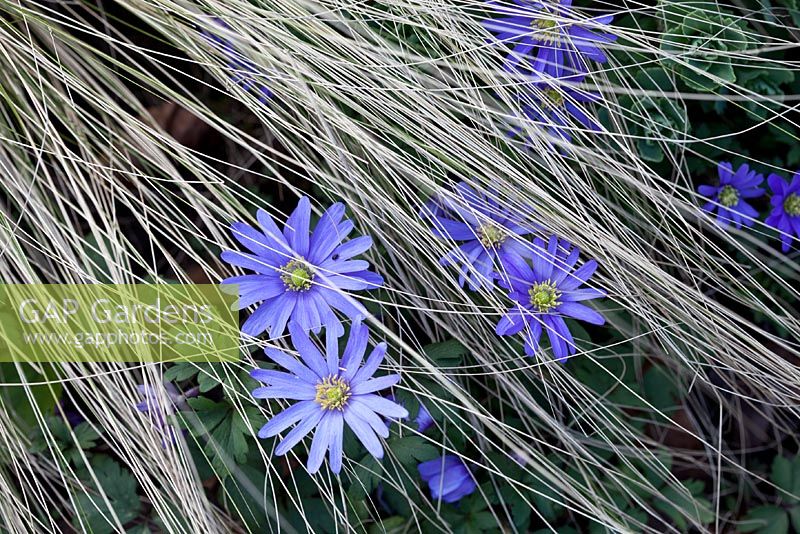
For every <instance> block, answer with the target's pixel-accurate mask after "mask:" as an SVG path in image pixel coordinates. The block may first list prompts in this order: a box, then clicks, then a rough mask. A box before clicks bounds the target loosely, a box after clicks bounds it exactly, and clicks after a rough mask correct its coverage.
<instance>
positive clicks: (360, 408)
mask: <svg viewBox="0 0 800 534" xmlns="http://www.w3.org/2000/svg"><path fill="white" fill-rule="evenodd" d="M347 409H348V410H352V411H353V413H354V414H355V415H356V416H358V417H360V418H361V419H362V420H364V421H365V422H366V423H367V424H369V426H370V427H372V430H373V431H374V432H375V433H376V434H377V435H378V436H380V437H382V438H388V437H389V427H388V426H387V425H386V424H385V422H384V420H383V419H381V418H380V417H379V416H378V414H376V413H375V412H373V411H372V410H370V409H369V406H367V405H366V404H364V403H363V402H361V401H360V400H359V399H358V397H354V398H353V399H352V400H351V401H350V404H349V405H348V408H347Z"/></svg>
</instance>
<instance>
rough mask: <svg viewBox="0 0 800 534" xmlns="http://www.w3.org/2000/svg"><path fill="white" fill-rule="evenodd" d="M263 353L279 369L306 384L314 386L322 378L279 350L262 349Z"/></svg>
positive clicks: (322, 376)
mask: <svg viewBox="0 0 800 534" xmlns="http://www.w3.org/2000/svg"><path fill="white" fill-rule="evenodd" d="M264 353H265V354H266V355H267V358H269V359H270V360H272V361H273V362H275V363H277V364H278V365H280V366H281V367H283V368H285V369H288V370H289V371H291V372H292V373H294V374H296V375H297V376H299V377H300V378H302V379H303V380H305V381H306V382H309V383H311V384H316V383H317V382H318V381H319V380H320V379H321V378H324V375H318V374H317V373H316V372H315V371H313V370H311V369H310V368H308V367H306V366H305V365H303V364H302V363H300V362H299V361H297V360H296V359H295V358H294V357H293V356H290V355H288V354H286V353H285V352H283V351H281V350H278V349H273V348H271V347H267V348H265V349H264ZM251 375H252V373H251Z"/></svg>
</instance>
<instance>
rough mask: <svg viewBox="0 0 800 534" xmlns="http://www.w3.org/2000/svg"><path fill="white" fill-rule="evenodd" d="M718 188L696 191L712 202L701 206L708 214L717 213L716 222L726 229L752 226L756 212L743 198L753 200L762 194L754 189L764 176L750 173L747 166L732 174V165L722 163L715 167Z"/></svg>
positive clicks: (753, 172)
mask: <svg viewBox="0 0 800 534" xmlns="http://www.w3.org/2000/svg"><path fill="white" fill-rule="evenodd" d="M717 172H718V173H719V185H718V186H713V185H701V186H700V187H698V188H697V191H698V192H699V193H700V194H701V195H703V196H704V197H706V198H710V199H711V200H712V202H707V203H706V204H704V205H703V209H704V210H705V211H707V212H709V213H714V210H717V222H718V223H720V224H721V225H722V226H727V225H728V223H729V221H733V223H734V225H735V226H736V228H741V227H742V224H744V225H745V226H753V219H755V218H757V217H758V212H757V211H756V210H755V209H754V208H753V207H752V206H751V205H750V204H748V203H747V202H745V199H747V198H757V197H760V196H761V195H763V194H764V189H762V188H760V187H757V186H758V185H760V184H761V182H763V181H764V176H763V175H761V174H756V171H751V170H750V167H749V166H748V165H747V164H744V165H742V166H740V167H739V168H738V169H737V170H736V172H734V171H733V165H731V164H730V163H728V162H727V161H722V162H720V163H719V165H717Z"/></svg>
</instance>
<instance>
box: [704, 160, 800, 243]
mask: <svg viewBox="0 0 800 534" xmlns="http://www.w3.org/2000/svg"><path fill="white" fill-rule="evenodd" d="M717 172H718V174H719V184H718V185H716V186H712V185H701V186H700V187H699V188H698V192H699V193H700V194H701V195H703V196H704V197H706V198H708V199H709V201H708V202H706V203H705V204H704V205H703V210H705V211H707V212H709V213H714V212H716V215H717V217H716V220H717V222H718V223H719V224H720V225H721V226H728V225H729V224H731V223H733V225H734V226H735V227H736V228H739V229H741V228H742V225H744V226H747V227H751V226H753V224H754V223H755V221H756V220H758V218H759V213H758V211H757V210H756V209H755V208H753V206H751V205H750V204H749V202H748V201H752V200H755V199H757V198H759V197H761V196H763V195H764V193H765V190H764V189H763V188H761V187H758V186H759V185H761V184H762V183H763V182H764V176H763V175H761V174H758V173H756V171H754V170H751V169H750V166H749V165H747V164H742V165H741V166H740V167H739V168H738V169H737V170H736V171H734V170H733V165H731V164H730V163H728V162H726V161H723V162H720V163H719V165H717ZM767 184H769V188H770V190H771V191H772V196H771V198H770V204H771V206H772V211H771V213H770V214H769V216H768V217H767V218H766V220H765V221H764V222H765V223H766V224H767V225H769V226H772V227H773V228H775V229H777V230H778V232H780V240H781V248H782V250H783V252H784V253H785V252H789V249H790V248H791V244H792V240H793V239H795V237H796V238H800V171H798V172H797V173H795V175H794V176H793V177H792V180H791V182H787V181H786V179H785V178H784V177H782V176H780V175H778V174H770V175H769V177H768V178H767Z"/></svg>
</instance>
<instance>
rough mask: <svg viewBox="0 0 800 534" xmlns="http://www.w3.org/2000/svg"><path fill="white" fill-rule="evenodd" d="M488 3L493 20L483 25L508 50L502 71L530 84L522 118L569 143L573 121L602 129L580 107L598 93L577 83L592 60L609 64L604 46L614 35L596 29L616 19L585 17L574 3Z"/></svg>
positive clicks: (522, 0)
mask: <svg viewBox="0 0 800 534" xmlns="http://www.w3.org/2000/svg"><path fill="white" fill-rule="evenodd" d="M488 4H489V6H490V8H491V9H492V10H493V12H494V13H493V15H494V16H493V17H492V18H489V19H486V20H484V21H483V23H482V24H483V26H484V28H486V29H487V30H489V31H490V32H491V33H492V34H494V39H493V42H494V43H496V44H501V45H505V46H508V47H509V48H510V50H509V51H508V53H507V54H506V55H505V57H504V64H503V68H504V69H505V70H506V71H508V72H511V73H515V74H522V75H523V76H525V77H527V78H528V79H529V80H530V81H529V82H528V83H525V84H524V90H523V91H521V92H520V94H519V95H518V97H517V98H518V100H519V105H520V111H521V113H522V115H523V116H524V117H526V118H527V119H529V120H531V121H533V122H535V123H539V124H542V125H544V127H545V128H546V129H547V131H548V132H549V133H550V134H551V135H553V136H555V137H558V138H560V139H562V140H564V141H566V142H570V141H571V139H572V136H571V135H570V133H569V131H570V130H571V129H573V126H572V125H571V122H572V121H573V120H577V122H578V123H580V124H581V125H582V126H583V127H584V128H587V129H589V130H595V131H596V130H599V129H600V127H599V125H598V124H597V122H596V121H595V120H594V119H593V118H592V117H591V116H590V115H588V114H587V113H586V112H585V111H584V110H583V109H582V106H581V104H582V103H586V102H594V101H596V100H597V99H598V98H599V95H597V94H596V93H592V92H588V91H585V90H582V89H580V88H579V87H578V84H580V83H582V82H583V81H584V79H585V78H586V76H587V74H588V73H589V71H590V68H589V64H590V62H591V61H595V62H598V63H605V62H606V61H607V60H608V58H607V57H606V55H605V53H604V52H603V50H602V49H601V46H602V45H604V44H608V43H611V42H613V41H614V40H615V39H616V36H615V35H612V34H610V33H607V32H605V31H596V30H598V29H602V28H603V27H604V26H607V25H608V24H610V23H611V21H612V20H613V16H611V15H606V16H602V17H594V18H590V17H586V16H585V15H583V14H582V13H581V12H580V11H579V10H576V9H574V8H573V7H572V0H559V1H557V2H550V1H531V0H513V4H510V5H509V4H505V3H501V2H489V3H488ZM511 45H513V46H511ZM521 130H522V128H521V127H520V128H517V129H516V130H514V131H513V132H512V133H513V134H517V133H519V132H520V131H521Z"/></svg>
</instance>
